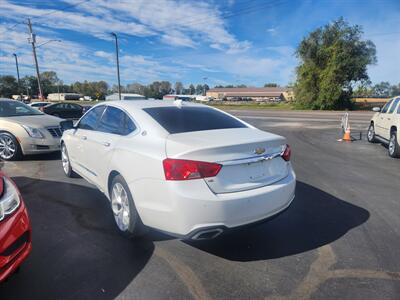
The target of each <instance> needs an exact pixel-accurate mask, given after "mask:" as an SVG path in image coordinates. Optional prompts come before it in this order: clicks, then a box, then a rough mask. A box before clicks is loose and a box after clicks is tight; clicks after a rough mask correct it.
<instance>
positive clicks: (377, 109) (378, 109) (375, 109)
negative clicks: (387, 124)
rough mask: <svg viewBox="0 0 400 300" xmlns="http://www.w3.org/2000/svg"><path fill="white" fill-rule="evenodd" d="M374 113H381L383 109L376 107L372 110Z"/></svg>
mask: <svg viewBox="0 0 400 300" xmlns="http://www.w3.org/2000/svg"><path fill="white" fill-rule="evenodd" d="M372 111H374V112H380V111H381V108H380V107H374V108H373V109H372Z"/></svg>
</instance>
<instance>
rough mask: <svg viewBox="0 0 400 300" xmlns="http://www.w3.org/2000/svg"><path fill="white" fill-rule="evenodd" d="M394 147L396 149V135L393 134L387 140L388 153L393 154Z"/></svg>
mask: <svg viewBox="0 0 400 300" xmlns="http://www.w3.org/2000/svg"><path fill="white" fill-rule="evenodd" d="M395 149H396V137H395V135H394V134H393V135H392V136H391V137H390V141H389V153H390V155H393V154H394V151H395Z"/></svg>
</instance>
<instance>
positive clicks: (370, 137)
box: [368, 126, 374, 141]
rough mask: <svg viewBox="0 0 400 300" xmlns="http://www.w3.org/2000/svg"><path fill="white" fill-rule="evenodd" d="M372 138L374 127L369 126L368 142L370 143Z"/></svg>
mask: <svg viewBox="0 0 400 300" xmlns="http://www.w3.org/2000/svg"><path fill="white" fill-rule="evenodd" d="M373 138H374V127H372V126H370V127H369V130H368V140H370V141H372V139H373Z"/></svg>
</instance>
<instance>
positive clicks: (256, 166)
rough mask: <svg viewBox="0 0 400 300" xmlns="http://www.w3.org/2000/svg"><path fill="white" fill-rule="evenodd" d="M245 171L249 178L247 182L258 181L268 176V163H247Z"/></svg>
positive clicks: (264, 161)
mask: <svg viewBox="0 0 400 300" xmlns="http://www.w3.org/2000/svg"><path fill="white" fill-rule="evenodd" d="M246 169H247V174H248V176H249V181H251V182H255V181H260V180H262V179H263V178H265V177H266V176H268V161H266V160H263V161H258V162H254V163H248V164H247V166H246Z"/></svg>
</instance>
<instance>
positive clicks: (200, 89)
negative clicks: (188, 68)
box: [196, 84, 204, 95]
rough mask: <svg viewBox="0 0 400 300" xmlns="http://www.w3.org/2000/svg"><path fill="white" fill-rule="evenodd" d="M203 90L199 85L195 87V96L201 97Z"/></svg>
mask: <svg viewBox="0 0 400 300" xmlns="http://www.w3.org/2000/svg"><path fill="white" fill-rule="evenodd" d="M203 89H204V86H202V85H201V84H198V85H196V94H197V95H202V94H203Z"/></svg>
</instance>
